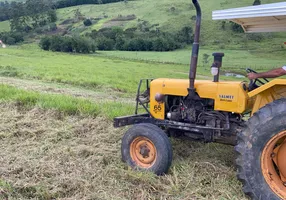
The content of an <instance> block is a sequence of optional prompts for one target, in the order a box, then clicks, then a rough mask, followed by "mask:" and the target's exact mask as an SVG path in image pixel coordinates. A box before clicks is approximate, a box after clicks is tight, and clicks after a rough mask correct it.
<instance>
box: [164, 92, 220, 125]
mask: <svg viewBox="0 0 286 200" xmlns="http://www.w3.org/2000/svg"><path fill="white" fill-rule="evenodd" d="M213 104H214V101H213V100H211V99H200V98H197V99H195V100H194V99H191V100H190V99H187V98H183V97H174V96H169V97H168V100H167V104H166V107H167V116H166V117H167V118H168V119H169V120H172V121H178V122H185V123H192V124H200V125H203V124H204V125H205V124H206V122H207V121H210V120H212V119H220V120H223V119H224V118H225V116H224V115H223V114H221V113H219V112H215V111H213Z"/></svg>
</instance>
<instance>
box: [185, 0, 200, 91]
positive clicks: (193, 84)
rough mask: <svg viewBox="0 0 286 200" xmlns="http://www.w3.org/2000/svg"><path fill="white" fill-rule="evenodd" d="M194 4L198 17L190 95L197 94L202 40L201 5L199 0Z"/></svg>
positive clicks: (190, 76) (191, 65)
mask: <svg viewBox="0 0 286 200" xmlns="http://www.w3.org/2000/svg"><path fill="white" fill-rule="evenodd" d="M193 4H194V6H195V8H196V11H197V19H196V29H195V38H194V43H193V49H192V57H191V64H190V73H189V79H190V83H189V89H188V91H189V96H190V97H192V96H194V95H195V79H196V73H197V63H198V56H199V48H200V44H199V40H200V31H201V19H202V12H201V7H200V4H199V2H198V0H193Z"/></svg>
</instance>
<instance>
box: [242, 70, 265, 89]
mask: <svg viewBox="0 0 286 200" xmlns="http://www.w3.org/2000/svg"><path fill="white" fill-rule="evenodd" d="M246 72H247V73H255V74H257V72H256V71H254V70H253V69H250V68H247V69H246ZM262 80H263V81H262ZM262 80H261V79H259V78H257V79H254V80H250V83H249V86H248V89H249V91H252V90H254V89H256V88H258V87H259V86H261V85H264V84H266V83H268V82H269V81H268V80H267V79H266V78H262ZM256 83H259V85H257V84H256Z"/></svg>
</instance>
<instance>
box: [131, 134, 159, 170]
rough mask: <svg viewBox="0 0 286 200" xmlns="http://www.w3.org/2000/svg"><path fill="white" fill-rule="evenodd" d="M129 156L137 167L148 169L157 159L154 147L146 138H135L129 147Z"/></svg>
mask: <svg viewBox="0 0 286 200" xmlns="http://www.w3.org/2000/svg"><path fill="white" fill-rule="evenodd" d="M130 156H131V158H132V160H133V161H134V162H135V163H136V164H137V166H138V167H141V168H150V167H152V165H153V164H154V163H155V161H156V158H157V151H156V147H155V145H154V144H153V142H152V141H151V140H149V139H148V138H146V137H137V138H135V139H134V140H133V141H132V143H131V145H130Z"/></svg>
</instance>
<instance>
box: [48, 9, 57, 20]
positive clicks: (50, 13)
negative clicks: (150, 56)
mask: <svg viewBox="0 0 286 200" xmlns="http://www.w3.org/2000/svg"><path fill="white" fill-rule="evenodd" d="M57 19H58V17H57V12H56V10H54V9H53V10H50V11H48V20H49V21H50V22H56V21H57Z"/></svg>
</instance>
